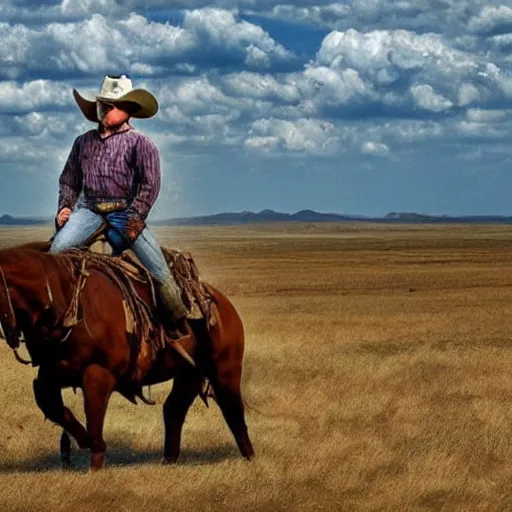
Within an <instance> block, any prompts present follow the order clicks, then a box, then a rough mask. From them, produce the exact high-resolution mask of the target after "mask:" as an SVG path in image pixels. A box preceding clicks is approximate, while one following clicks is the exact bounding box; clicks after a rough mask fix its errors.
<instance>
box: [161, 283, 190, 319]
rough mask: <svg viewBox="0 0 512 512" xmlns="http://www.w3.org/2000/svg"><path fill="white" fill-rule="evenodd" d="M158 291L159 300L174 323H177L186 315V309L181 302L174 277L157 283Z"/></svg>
mask: <svg viewBox="0 0 512 512" xmlns="http://www.w3.org/2000/svg"><path fill="white" fill-rule="evenodd" d="M158 292H159V296H160V302H161V303H162V305H163V306H164V308H165V310H166V311H167V313H169V316H170V317H171V319H172V320H173V321H174V322H175V323H178V322H179V321H180V320H182V319H184V318H185V317H186V315H187V313H188V310H187V308H186V307H185V304H184V303H183V300H182V298H181V292H180V289H179V288H178V285H177V284H176V283H175V282H174V279H172V278H171V277H169V278H167V279H166V280H165V281H163V282H161V283H159V285H158Z"/></svg>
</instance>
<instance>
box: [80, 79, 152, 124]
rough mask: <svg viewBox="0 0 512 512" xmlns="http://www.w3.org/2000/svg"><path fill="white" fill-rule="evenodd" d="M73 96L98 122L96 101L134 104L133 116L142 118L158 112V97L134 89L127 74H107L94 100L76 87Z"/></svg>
mask: <svg viewBox="0 0 512 512" xmlns="http://www.w3.org/2000/svg"><path fill="white" fill-rule="evenodd" d="M73 96H74V98H75V101H76V102H77V104H78V106H79V107H80V110H81V111H82V113H83V114H84V116H85V117H86V118H87V119H88V120H89V121H93V122H95V123H97V122H98V116H97V114H96V101H105V102H108V103H113V104H116V103H128V104H132V105H134V107H135V108H134V109H131V108H130V113H131V116H132V117H137V118H140V119H147V118H149V117H153V116H154V115H155V114H156V113H157V112H158V102H157V101H156V98H155V97H154V96H153V95H152V94H151V93H150V92H149V91H146V90H145V89H134V88H133V85H132V81H131V80H130V79H129V78H128V77H127V76H126V75H121V76H105V79H104V80H103V84H102V85H101V89H100V92H99V93H98V94H97V95H96V99H95V100H94V101H91V100H87V99H85V98H84V97H82V96H80V94H79V93H78V91H77V90H76V89H73ZM137 106H138V108H137Z"/></svg>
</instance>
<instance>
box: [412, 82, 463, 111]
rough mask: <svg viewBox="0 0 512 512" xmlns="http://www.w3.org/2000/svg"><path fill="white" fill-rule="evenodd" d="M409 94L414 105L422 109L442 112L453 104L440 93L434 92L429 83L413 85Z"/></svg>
mask: <svg viewBox="0 0 512 512" xmlns="http://www.w3.org/2000/svg"><path fill="white" fill-rule="evenodd" d="M411 94H412V96H413V98H414V101H415V102H416V105H417V106H418V107H420V108H422V109H424V110H430V111H432V112H442V111H444V110H448V109H450V108H451V107H452V106H453V103H452V102H451V101H449V100H447V99H446V98H444V97H443V96H441V95H440V94H436V92H435V91H434V89H433V88H432V87H431V86H430V85H413V86H412V87H411Z"/></svg>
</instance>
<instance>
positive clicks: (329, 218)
mask: <svg viewBox="0 0 512 512" xmlns="http://www.w3.org/2000/svg"><path fill="white" fill-rule="evenodd" d="M262 222H381V223H412V224H430V223H473V224H477V223H484V224H485V223H492V224H510V223H512V217H506V216H499V215H481V216H477V215H475V216H460V217H450V216H447V215H442V216H435V215H423V214H420V213H396V212H391V213H388V214H387V215H385V216H384V217H366V216H364V215H341V214H338V213H319V212H315V211H313V210H301V211H299V212H296V213H279V212H275V211H273V210H262V211H261V212H259V213H254V212H248V211H244V212H233V213H218V214H216V215H206V216H202V217H184V218H176V219H168V220H161V221H156V222H154V224H156V225H173V226H184V225H187V226H190V225H210V224H255V223H262Z"/></svg>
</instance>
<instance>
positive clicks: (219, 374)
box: [211, 358, 254, 460]
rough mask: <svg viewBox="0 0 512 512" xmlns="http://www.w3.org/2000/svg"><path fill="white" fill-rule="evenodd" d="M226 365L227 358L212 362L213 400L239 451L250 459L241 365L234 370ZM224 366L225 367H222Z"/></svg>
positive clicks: (251, 450)
mask: <svg viewBox="0 0 512 512" xmlns="http://www.w3.org/2000/svg"><path fill="white" fill-rule="evenodd" d="M228 365H229V363H228V360H227V359H225V358H222V359H220V360H218V361H217V362H216V363H214V374H213V375H212V378H211V384H212V386H213V391H214V392H215V400H216V401H217V404H218V405H219V407H220V410H221V411H222V414H223V416H224V419H225V420H226V423H227V424H228V426H229V428H230V430H231V432H232V433H233V436H234V437H235V440H236V444H237V445H238V449H239V450H240V453H241V454H242V456H243V457H245V458H246V459H247V460H251V459H252V458H253V457H254V449H253V447H252V443H251V440H250V439H249V434H248V433H247V425H246V424H245V415H244V401H243V398H242V392H241V389H240V381H241V376H242V371H241V365H239V368H237V369H236V370H233V368H232V367H230V368H228V367H227V366H228ZM224 366H226V368H223V367H224Z"/></svg>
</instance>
